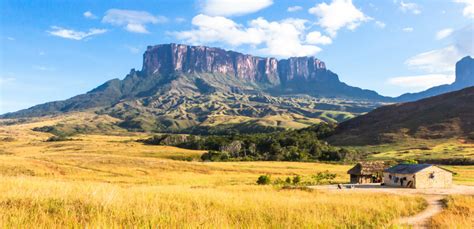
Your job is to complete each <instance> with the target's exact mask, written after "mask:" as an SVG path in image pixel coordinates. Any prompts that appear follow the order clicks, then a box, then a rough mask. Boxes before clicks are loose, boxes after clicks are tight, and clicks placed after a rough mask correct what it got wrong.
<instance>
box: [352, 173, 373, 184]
mask: <svg viewBox="0 0 474 229" xmlns="http://www.w3.org/2000/svg"><path fill="white" fill-rule="evenodd" d="M351 183H352V184H368V183H372V175H354V174H351Z"/></svg>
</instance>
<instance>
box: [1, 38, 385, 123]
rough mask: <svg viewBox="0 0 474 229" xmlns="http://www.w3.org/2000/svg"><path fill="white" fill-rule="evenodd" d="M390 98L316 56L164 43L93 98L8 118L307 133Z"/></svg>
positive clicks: (83, 97) (87, 96) (96, 91)
mask: <svg viewBox="0 0 474 229" xmlns="http://www.w3.org/2000/svg"><path fill="white" fill-rule="evenodd" d="M388 100H390V98H387V97H383V96H380V95H379V94H377V93H376V92H374V91H369V90H362V89H360V88H357V87H352V86H348V85H346V84H345V83H343V82H341V81H340V80H339V78H338V76H337V75H336V74H335V73H333V72H331V71H330V70H328V69H327V68H326V64H325V63H324V62H322V61H320V60H318V59H316V58H314V57H294V58H289V59H283V60H277V59H275V58H261V57H255V56H250V55H245V54H241V53H237V52H233V51H225V50H222V49H219V48H210V47H204V46H187V45H178V44H164V45H157V46H149V47H148V49H147V51H146V52H145V54H144V56H143V67H142V70H140V71H138V70H134V69H132V70H131V72H130V73H129V74H128V75H127V76H126V77H125V78H124V79H123V80H119V79H113V80H110V81H108V82H106V83H104V84H103V85H101V86H99V87H97V88H95V89H94V90H92V91H90V92H87V93H86V94H82V95H78V96H75V97H72V98H70V99H67V100H64V101H55V102H50V103H45V104H41V105H37V106H34V107H31V108H29V109H25V110H21V111H17V112H13V113H8V114H4V115H1V116H0V117H1V118H21V117H36V116H44V115H51V114H62V113H65V112H71V111H84V110H93V111H95V112H97V113H99V114H107V115H110V116H112V117H114V118H118V119H120V120H122V121H121V122H119V123H118V125H119V126H120V127H122V128H126V129H129V130H138V131H181V130H186V129H189V128H192V129H193V130H195V129H196V127H197V126H198V127H199V126H204V129H205V128H207V126H212V124H210V123H211V122H210V121H212V120H216V117H219V118H217V119H219V120H217V122H221V121H222V120H231V118H229V117H246V118H248V120H246V122H247V121H248V123H247V124H248V125H247V126H249V125H250V124H252V123H255V124H257V125H259V126H260V125H263V126H265V125H269V126H271V127H274V128H293V127H297V128H300V127H306V126H309V125H311V124H314V123H318V122H320V121H343V120H346V119H347V118H350V117H353V116H354V115H358V114H360V113H363V112H367V111H370V110H372V109H373V108H375V107H378V106H380V105H381V104H383V103H382V102H383V101H388ZM327 111H329V112H327ZM288 117H292V118H291V120H288ZM209 119H212V120H209ZM221 123H222V124H223V125H225V124H226V123H223V122H221ZM231 126H232V125H231ZM197 129H202V128H197Z"/></svg>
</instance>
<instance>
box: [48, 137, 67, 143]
mask: <svg viewBox="0 0 474 229" xmlns="http://www.w3.org/2000/svg"><path fill="white" fill-rule="evenodd" d="M70 140H72V139H70V138H67V137H65V136H51V137H49V138H48V139H46V141H47V142H59V141H70Z"/></svg>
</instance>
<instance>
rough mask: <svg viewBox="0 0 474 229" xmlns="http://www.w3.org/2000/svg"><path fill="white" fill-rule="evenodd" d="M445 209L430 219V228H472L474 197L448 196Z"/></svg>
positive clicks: (473, 223) (473, 224) (473, 221)
mask: <svg viewBox="0 0 474 229" xmlns="http://www.w3.org/2000/svg"><path fill="white" fill-rule="evenodd" d="M444 203H445V205H446V208H445V209H444V211H442V212H441V213H440V214H438V215H436V216H435V217H433V218H432V219H431V222H430V223H431V226H433V227H438V228H472V227H473V226H474V196H461V195H454V196H449V197H448V198H446V199H445V201H444Z"/></svg>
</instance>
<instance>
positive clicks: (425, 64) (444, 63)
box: [405, 45, 461, 73]
mask: <svg viewBox="0 0 474 229" xmlns="http://www.w3.org/2000/svg"><path fill="white" fill-rule="evenodd" d="M460 58H461V55H460V54H459V52H458V50H457V48H456V47H455V46H454V45H450V46H448V47H445V48H442V49H435V50H431V51H428V52H423V53H420V54H418V55H415V56H413V57H410V58H409V59H408V60H407V61H406V62H405V64H407V65H408V66H409V67H412V68H416V69H420V70H423V71H426V72H430V73H436V72H438V73H439V72H452V71H454V65H455V64H456V61H457V60H459V59H460Z"/></svg>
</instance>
